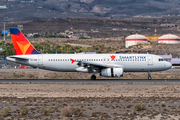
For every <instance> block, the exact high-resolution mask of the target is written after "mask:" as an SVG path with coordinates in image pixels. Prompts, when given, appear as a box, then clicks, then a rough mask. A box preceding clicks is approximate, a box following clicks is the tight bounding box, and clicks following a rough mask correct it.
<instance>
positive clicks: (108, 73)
mask: <svg viewBox="0 0 180 120" xmlns="http://www.w3.org/2000/svg"><path fill="white" fill-rule="evenodd" d="M100 76H103V77H122V76H123V68H106V69H102V70H101V73H100Z"/></svg>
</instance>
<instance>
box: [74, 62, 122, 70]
mask: <svg viewBox="0 0 180 120" xmlns="http://www.w3.org/2000/svg"><path fill="white" fill-rule="evenodd" d="M76 62H78V63H77V65H78V66H79V67H84V68H87V69H88V71H89V72H92V71H93V70H99V69H103V68H124V66H123V65H116V64H106V63H104V64H102V63H94V62H88V61H76Z"/></svg>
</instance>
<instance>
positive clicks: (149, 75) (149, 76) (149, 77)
mask: <svg viewBox="0 0 180 120" xmlns="http://www.w3.org/2000/svg"><path fill="white" fill-rule="evenodd" d="M151 79H152V78H151V74H150V72H148V80H151Z"/></svg>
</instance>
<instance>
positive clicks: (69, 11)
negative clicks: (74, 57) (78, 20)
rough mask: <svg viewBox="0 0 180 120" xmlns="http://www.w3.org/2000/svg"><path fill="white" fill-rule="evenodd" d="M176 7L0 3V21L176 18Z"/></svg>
mask: <svg viewBox="0 0 180 120" xmlns="http://www.w3.org/2000/svg"><path fill="white" fill-rule="evenodd" d="M1 5H3V6H1ZM179 5H180V0H1V1H0V21H1V22H2V21H25V20H35V19H45V18H66V17H88V18H102V17H104V18H107V17H108V18H123V17H130V16H135V15H156V16H161V15H167V14H175V15H177V14H179V12H180V8H179Z"/></svg>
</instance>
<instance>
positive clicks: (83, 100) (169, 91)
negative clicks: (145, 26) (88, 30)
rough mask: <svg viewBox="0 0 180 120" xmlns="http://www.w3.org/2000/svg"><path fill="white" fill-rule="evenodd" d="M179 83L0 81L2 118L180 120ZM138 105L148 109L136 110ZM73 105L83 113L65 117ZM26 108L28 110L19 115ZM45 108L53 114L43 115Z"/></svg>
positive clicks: (0, 117) (0, 110)
mask: <svg viewBox="0 0 180 120" xmlns="http://www.w3.org/2000/svg"><path fill="white" fill-rule="evenodd" d="M179 85H180V83H166V82H163V83H151V82H146V83H136V82H133V83H128V82H127V83H98V82H96V83H92V82H91V83H83V82H81V83H79V82H77V83H75V82H73V83H70V82H69V83H49V84H47V83H46V84H43V83H0V104H1V106H0V113H1V112H2V110H3V108H4V107H8V108H9V109H10V112H9V114H8V116H6V117H3V116H2V115H1V116H0V119H2V120H3V119H6V120H7V119H21V120H22V119H23V120H24V119H47V120H51V119H54V120H57V119H63V120H70V119H73V120H76V119H78V120H79V119H80V120H81V119H83V120H99V119H101V120H119V119H123V120H155V119H158V120H178V119H179V117H180V104H179V102H180V101H179V92H180V87H179ZM137 105H144V106H145V108H144V109H142V110H137V109H136V106H137ZM67 106H74V107H77V108H78V109H80V111H81V114H79V115H73V116H71V117H66V116H64V112H63V110H64V108H66V107H67ZM23 108H27V109H29V112H28V113H27V114H26V115H20V111H21V110H22V109H23ZM44 109H50V110H51V113H50V114H48V115H44V114H43V110H44Z"/></svg>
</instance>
